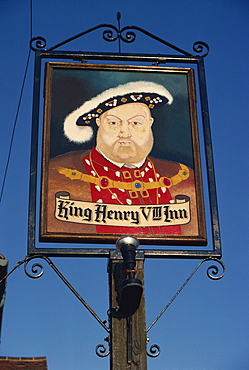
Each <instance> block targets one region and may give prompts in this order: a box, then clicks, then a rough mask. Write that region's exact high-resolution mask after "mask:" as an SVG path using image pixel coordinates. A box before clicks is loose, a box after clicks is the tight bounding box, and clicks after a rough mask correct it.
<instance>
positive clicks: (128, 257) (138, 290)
mask: <svg viewBox="0 0 249 370" xmlns="http://www.w3.org/2000/svg"><path fill="white" fill-rule="evenodd" d="M138 246H139V241H138V240H137V239H135V238H133V237H130V236H126V237H123V238H120V239H118V240H117V242H116V247H117V249H119V250H120V252H121V253H122V256H123V259H124V264H125V268H126V279H125V280H124V281H123V284H122V289H121V294H120V300H119V310H118V313H119V314H121V315H124V316H132V315H133V314H134V312H135V311H136V310H137V309H138V307H139V304H140V300H141V296H142V292H143V286H142V282H141V280H139V279H136V278H135V275H136V273H137V271H136V269H135V266H136V249H137V248H138Z"/></svg>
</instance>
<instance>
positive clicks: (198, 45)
mask: <svg viewBox="0 0 249 370" xmlns="http://www.w3.org/2000/svg"><path fill="white" fill-rule="evenodd" d="M193 50H194V51H195V52H196V53H202V52H203V50H204V51H205V50H206V52H204V53H203V54H201V55H200V56H201V57H203V58H204V57H206V56H207V55H208V53H209V46H208V44H206V43H205V42H203V41H196V42H195V43H194V45H193Z"/></svg>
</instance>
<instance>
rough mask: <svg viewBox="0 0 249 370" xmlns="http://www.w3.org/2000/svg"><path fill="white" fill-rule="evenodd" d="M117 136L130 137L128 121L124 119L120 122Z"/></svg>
mask: <svg viewBox="0 0 249 370" xmlns="http://www.w3.org/2000/svg"><path fill="white" fill-rule="evenodd" d="M119 137H131V133H130V127H129V123H128V122H127V121H125V120H124V121H122V122H121V124H120V129H119Z"/></svg>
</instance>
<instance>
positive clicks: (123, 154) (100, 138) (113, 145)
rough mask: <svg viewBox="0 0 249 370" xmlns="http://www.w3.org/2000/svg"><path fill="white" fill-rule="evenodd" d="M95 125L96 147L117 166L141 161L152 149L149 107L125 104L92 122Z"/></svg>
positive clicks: (151, 120) (151, 121)
mask: <svg viewBox="0 0 249 370" xmlns="http://www.w3.org/2000/svg"><path fill="white" fill-rule="evenodd" d="M96 123H97V125H98V126H99V129H98V133H97V147H98V148H99V149H100V150H101V152H102V153H103V154H104V155H105V156H106V157H108V158H109V159H111V160H113V161H115V162H120V163H136V162H140V161H142V160H143V159H144V158H146V157H147V155H148V154H149V153H150V151H151V149H152V146H153V134H152V130H151V125H152V123H153V118H152V117H151V114H150V110H149V108H148V107H147V106H146V105H145V104H143V103H128V104H125V105H121V106H119V107H116V108H112V109H109V110H108V111H107V112H105V113H103V114H102V115H101V116H100V117H99V118H97V119H96Z"/></svg>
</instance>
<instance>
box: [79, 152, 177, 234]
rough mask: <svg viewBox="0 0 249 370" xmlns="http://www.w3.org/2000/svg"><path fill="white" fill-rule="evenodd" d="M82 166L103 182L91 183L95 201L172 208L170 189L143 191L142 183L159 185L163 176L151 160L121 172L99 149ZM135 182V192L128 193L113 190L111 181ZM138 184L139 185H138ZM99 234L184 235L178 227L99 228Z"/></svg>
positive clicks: (97, 227)
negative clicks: (169, 206)
mask: <svg viewBox="0 0 249 370" xmlns="http://www.w3.org/2000/svg"><path fill="white" fill-rule="evenodd" d="M82 163H83V165H84V167H85V170H86V172H87V174H88V175H91V176H94V177H97V178H100V185H101V186H98V185H95V184H92V183H91V196H92V201H93V202H96V203H107V204H125V205H139V204H141V205H142V204H146V205H148V204H168V203H170V201H171V200H172V197H171V195H170V192H169V189H168V188H166V187H157V188H152V189H148V190H144V191H142V190H139V189H140V188H141V189H142V186H141V183H148V182H158V181H159V179H160V174H159V173H158V172H157V170H156V169H155V167H154V164H153V162H152V161H151V160H150V159H149V158H147V159H146V160H145V162H144V164H143V165H142V166H141V167H139V168H127V167H125V166H122V167H121V168H120V167H118V166H116V165H115V164H113V163H111V162H109V161H108V160H107V159H105V158H104V157H103V156H102V154H100V153H99V152H98V151H97V150H96V149H95V148H93V149H92V151H91V153H90V154H89V155H88V156H87V157H85V158H83V159H82ZM110 180H111V181H121V182H134V181H135V185H134V187H135V189H137V190H135V189H134V190H132V191H131V190H126V189H121V188H120V189H119V188H109V187H108V182H109V181H110ZM136 181H137V183H136ZM96 229H97V232H98V233H110V234H113V233H117V234H148V235H149V234H157V235H158V234H159V235H181V234H182V233H181V228H180V226H179V225H176V226H153V227H140V226H133V227H120V226H98V225H97V226H96Z"/></svg>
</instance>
